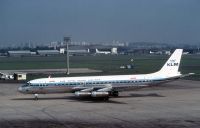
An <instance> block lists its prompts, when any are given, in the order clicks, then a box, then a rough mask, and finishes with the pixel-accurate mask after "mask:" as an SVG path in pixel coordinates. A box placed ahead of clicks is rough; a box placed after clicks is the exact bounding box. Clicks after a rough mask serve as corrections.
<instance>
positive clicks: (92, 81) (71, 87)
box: [18, 73, 180, 94]
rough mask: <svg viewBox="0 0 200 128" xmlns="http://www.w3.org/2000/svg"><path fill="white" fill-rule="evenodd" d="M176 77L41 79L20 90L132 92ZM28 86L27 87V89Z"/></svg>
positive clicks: (44, 91) (137, 76)
mask: <svg viewBox="0 0 200 128" xmlns="http://www.w3.org/2000/svg"><path fill="white" fill-rule="evenodd" d="M179 76H180V74H177V75H176V76H171V77H168V76H162V75H161V74H158V73H152V74H145V75H111V76H85V77H58V78H41V79H36V80H32V81H29V82H28V83H27V84H26V85H24V87H23V86H22V87H23V89H22V88H19V89H18V90H19V91H20V92H23V93H30V94H35V93H38V94H39V93H44V94H45V93H67V92H76V91H79V90H83V89H87V88H94V89H99V88H104V87H106V86H112V89H113V90H114V91H124V90H132V89H136V88H141V87H147V86H149V85H155V84H158V83H162V82H167V81H169V80H173V79H175V78H178V77H179ZM26 86H27V87H26Z"/></svg>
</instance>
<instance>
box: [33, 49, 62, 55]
mask: <svg viewBox="0 0 200 128" xmlns="http://www.w3.org/2000/svg"><path fill="white" fill-rule="evenodd" d="M37 54H38V55H40V56H51V55H58V54H60V52H59V51H58V50H37Z"/></svg>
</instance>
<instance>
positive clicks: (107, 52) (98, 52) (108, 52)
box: [96, 48, 111, 55]
mask: <svg viewBox="0 0 200 128" xmlns="http://www.w3.org/2000/svg"><path fill="white" fill-rule="evenodd" d="M96 53H97V54H106V55H107V54H111V52H110V51H99V50H98V49H97V48H96Z"/></svg>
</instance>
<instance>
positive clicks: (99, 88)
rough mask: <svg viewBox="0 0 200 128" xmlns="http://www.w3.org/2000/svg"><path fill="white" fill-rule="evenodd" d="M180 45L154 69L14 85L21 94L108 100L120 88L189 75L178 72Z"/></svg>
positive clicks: (127, 89) (33, 81) (34, 81)
mask: <svg viewBox="0 0 200 128" xmlns="http://www.w3.org/2000/svg"><path fill="white" fill-rule="evenodd" d="M182 52H183V49H176V50H175V51H174V53H173V54H172V55H171V56H170V58H169V59H168V60H167V61H166V63H165V64H164V65H163V67H162V68H161V69H160V70H159V71H157V72H154V73H149V74H138V75H108V76H82V77H55V78H50V77H49V78H40V79H35V80H31V81H28V82H27V83H26V84H25V85H22V86H20V87H19V88H18V91H19V92H21V93H24V94H35V98H36V99H38V94H48V93H68V92H71V93H74V94H75V96H77V97H92V98H97V97H101V98H104V99H105V100H108V99H109V97H110V96H113V97H117V96H118V95H119V92H121V91H130V90H134V89H138V88H143V87H150V86H153V85H160V84H162V83H165V82H170V81H173V80H177V79H179V78H182V77H185V76H189V75H193V74H194V73H189V74H184V75H183V74H181V73H180V72H179V71H178V69H179V66H180V60H181V56H182Z"/></svg>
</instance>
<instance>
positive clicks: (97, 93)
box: [91, 91, 109, 97]
mask: <svg viewBox="0 0 200 128" xmlns="http://www.w3.org/2000/svg"><path fill="white" fill-rule="evenodd" d="M91 96H92V97H108V96H109V93H108V92H96V91H94V92H92V93H91Z"/></svg>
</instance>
